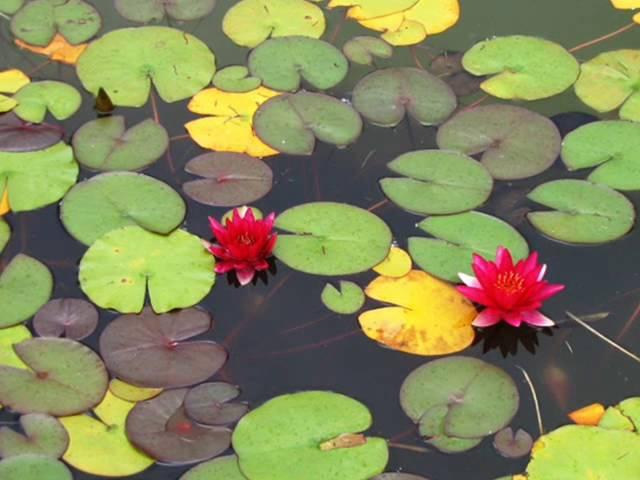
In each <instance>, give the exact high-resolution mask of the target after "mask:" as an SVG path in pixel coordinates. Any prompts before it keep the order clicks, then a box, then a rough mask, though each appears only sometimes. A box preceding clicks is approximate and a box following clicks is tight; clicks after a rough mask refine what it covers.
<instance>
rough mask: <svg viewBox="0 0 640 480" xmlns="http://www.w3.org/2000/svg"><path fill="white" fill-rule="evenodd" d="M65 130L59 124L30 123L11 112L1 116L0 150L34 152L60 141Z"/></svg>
mask: <svg viewBox="0 0 640 480" xmlns="http://www.w3.org/2000/svg"><path fill="white" fill-rule="evenodd" d="M63 136H64V130H63V129H62V127H60V126H58V125H49V124H47V123H30V122H25V121H24V120H22V119H20V118H19V117H18V116H17V115H16V114H15V113H13V112H9V113H5V114H4V115H2V116H0V151H2V152H33V151H36V150H44V149H45V148H49V147H51V146H53V145H55V144H56V143H58V142H59V141H60V140H61V139H62V137H63Z"/></svg>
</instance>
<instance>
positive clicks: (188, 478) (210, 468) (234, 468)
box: [180, 455, 247, 480]
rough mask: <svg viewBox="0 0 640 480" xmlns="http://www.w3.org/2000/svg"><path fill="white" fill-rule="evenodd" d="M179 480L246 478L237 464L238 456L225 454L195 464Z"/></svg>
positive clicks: (233, 479) (240, 479)
mask: <svg viewBox="0 0 640 480" xmlns="http://www.w3.org/2000/svg"><path fill="white" fill-rule="evenodd" d="M180 480H247V477H245V476H244V475H243V474H242V471H241V470H240V467H239V466H238V457H236V456H235V455H227V456H226V457H219V458H216V459H213V460H209V461H208V462H204V463H201V464H200V465H196V466H195V467H193V468H192V469H191V470H189V471H188V472H186V473H185V474H184V475H182V476H181V477H180Z"/></svg>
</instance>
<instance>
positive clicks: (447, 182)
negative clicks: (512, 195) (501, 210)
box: [380, 150, 493, 215]
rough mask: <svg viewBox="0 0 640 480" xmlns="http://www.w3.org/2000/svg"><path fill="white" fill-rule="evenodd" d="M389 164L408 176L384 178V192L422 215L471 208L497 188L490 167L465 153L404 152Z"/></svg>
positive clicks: (392, 169)
mask: <svg viewBox="0 0 640 480" xmlns="http://www.w3.org/2000/svg"><path fill="white" fill-rule="evenodd" d="M387 167H388V168H389V169H390V170H391V171H393V172H395V173H399V174H401V175H406V177H404V178H398V177H396V178H383V179H382V180H380V186H381V187H382V191H383V192H384V194H385V195H386V196H387V197H388V198H389V199H390V200H391V201H392V202H394V203H395V204H396V205H399V206H400V207H402V208H404V209H405V210H408V211H410V212H412V213H417V214H421V215H441V214H450V213H458V212H462V211H465V210H471V209H472V208H476V207H478V206H480V205H482V204H483V203H484V202H485V201H486V200H487V199H488V198H489V195H490V194H491V190H492V189H493V179H492V178H491V175H490V174H489V172H488V171H487V169H486V168H484V167H483V166H482V164H480V163H478V162H476V161H475V160H474V159H473V158H471V157H468V156H466V155H465V154H463V153H458V152H448V151H442V150H418V151H415V152H409V153H404V154H402V155H400V156H399V157H397V158H395V159H394V160H393V161H391V162H389V163H388V164H387ZM407 177H408V178H407Z"/></svg>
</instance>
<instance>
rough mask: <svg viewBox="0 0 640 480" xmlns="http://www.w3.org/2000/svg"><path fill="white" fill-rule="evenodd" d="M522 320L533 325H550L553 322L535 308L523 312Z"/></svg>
mask: <svg viewBox="0 0 640 480" xmlns="http://www.w3.org/2000/svg"><path fill="white" fill-rule="evenodd" d="M522 321H523V322H525V323H528V324H529V325H533V326H534V327H552V326H553V325H555V322H554V321H553V320H551V319H550V318H549V317H547V316H545V315H543V314H542V313H540V312H538V311H537V310H533V311H530V312H523V314H522Z"/></svg>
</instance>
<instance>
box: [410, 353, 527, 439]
mask: <svg viewBox="0 0 640 480" xmlns="http://www.w3.org/2000/svg"><path fill="white" fill-rule="evenodd" d="M519 402H520V397H519V394H518V389H517V387H516V384H515V383H514V381H513V380H512V379H511V377H510V376H509V375H508V374H507V373H506V372H505V371H504V370H502V369H500V368H498V367H495V366H493V365H491V364H489V363H487V362H484V361H482V360H479V359H477V358H471V357H459V356H454V357H447V358H441V359H438V360H433V361H431V362H428V363H426V364H424V365H422V366H420V367H418V368H417V369H415V370H414V371H413V372H411V373H410V374H409V375H408V376H407V378H406V379H405V380H404V382H403V383H402V386H401V387H400V405H401V406H402V409H403V410H404V412H405V413H406V414H407V415H408V416H409V418H411V420H413V421H414V422H416V423H418V422H420V421H421V419H422V417H423V416H424V415H425V414H426V413H427V412H429V410H430V409H432V408H434V407H439V408H440V407H444V408H442V410H441V411H440V412H439V413H440V414H441V416H442V417H443V418H444V422H445V424H444V430H445V434H446V435H448V436H451V437H458V438H462V439H473V438H480V437H484V436H486V435H491V434H493V433H495V432H497V431H498V430H500V429H501V428H504V427H505V426H506V425H508V424H509V422H510V421H511V419H512V418H513V416H514V415H515V414H516V412H517V411H518V406H519Z"/></svg>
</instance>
